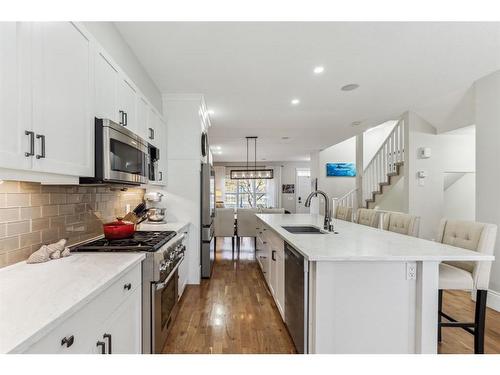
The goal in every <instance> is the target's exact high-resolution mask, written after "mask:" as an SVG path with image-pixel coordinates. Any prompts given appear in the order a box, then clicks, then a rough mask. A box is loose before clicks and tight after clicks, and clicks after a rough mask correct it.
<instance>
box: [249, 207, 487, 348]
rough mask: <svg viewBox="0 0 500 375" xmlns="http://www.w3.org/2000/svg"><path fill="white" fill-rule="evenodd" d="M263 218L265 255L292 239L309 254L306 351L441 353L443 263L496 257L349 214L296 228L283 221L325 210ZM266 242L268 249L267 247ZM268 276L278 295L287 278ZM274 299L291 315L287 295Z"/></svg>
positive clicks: (304, 219) (302, 221) (305, 221)
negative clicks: (312, 230) (326, 224)
mask: <svg viewBox="0 0 500 375" xmlns="http://www.w3.org/2000/svg"><path fill="white" fill-rule="evenodd" d="M257 223H258V224H257V231H258V241H257V243H258V244H260V245H258V247H259V249H257V250H259V255H258V257H259V258H263V259H266V260H267V259H272V260H275V253H276V251H280V247H281V246H282V245H283V246H284V244H285V243H286V244H287V246H290V247H292V248H293V249H294V250H296V251H297V252H298V253H300V254H301V255H302V256H303V259H304V278H305V285H306V288H305V289H306V290H305V292H304V294H305V296H304V299H305V307H304V319H305V325H304V352H306V353H311V354H314V353H318V354H337V353H339V354H340V353H436V352H437V323H438V282H439V263H440V262H442V261H493V260H494V257H493V256H489V255H484V254H480V253H477V252H474V251H469V250H465V249H461V248H457V247H453V246H449V245H445V244H441V243H437V242H434V241H429V240H424V239H420V238H415V237H410V236H405V235H401V234H398V233H393V232H388V231H384V230H381V229H377V228H371V227H368V226H363V225H359V224H356V223H351V222H346V221H342V220H335V222H334V229H335V231H334V232H329V233H321V234H294V233H291V232H289V231H288V230H286V229H284V228H283V227H284V226H315V227H317V228H322V226H323V217H322V216H320V215H309V214H291V215H290V214H288V215H286V214H258V215H257ZM262 235H263V236H267V237H262V239H261V237H259V236H262ZM265 243H267V244H268V245H267V247H265V246H266V245H264V248H266V249H268V250H269V252H270V254H269V256H267V255H265V254H264V255H260V253H261V251H262V248H260V246H262V244H265ZM285 261H286V260H285ZM271 262H272V261H271ZM260 263H261V267H262V261H261V262H260ZM272 269H273V268H269V272H271V271H272ZM263 272H266V271H264V268H263ZM285 273H286V272H283V273H282V276H283V277H284V276H285ZM279 275H280V274H279V273H278V277H279ZM265 276H266V280H268V284H269V285H270V289H271V291H272V293H273V295H274V294H275V290H274V289H278V288H279V285H280V282H279V280H278V281H276V282H275V285H277V286H275V287H273V286H272V283H271V282H270V281H272V280H273V277H272V276H269V278H268V277H267V276H268V275H267V273H266V274H265ZM274 277H276V276H274ZM290 281H291V280H288V282H290ZM282 284H283V285H286V284H287V280H283V281H282ZM276 295H277V296H279V292H276ZM275 300H276V302H277V305H278V308H279V310H280V313H281V314H282V317H283V319H284V320H285V323H286V315H287V309H286V306H287V302H286V301H281V302H280V300H279V298H276V296H275ZM288 304H289V303H288ZM290 311H292V310H291V309H290ZM289 330H290V328H289ZM292 336H294V335H293V334H292ZM296 346H297V344H296Z"/></svg>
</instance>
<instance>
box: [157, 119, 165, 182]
mask: <svg viewBox="0 0 500 375" xmlns="http://www.w3.org/2000/svg"><path fill="white" fill-rule="evenodd" d="M157 125H158V126H157V128H156V132H157V133H158V141H157V143H156V147H158V148H159V149H160V160H159V161H158V170H159V181H158V182H159V184H160V185H166V183H167V124H165V122H163V120H162V119H161V118H159V117H158V119H157Z"/></svg>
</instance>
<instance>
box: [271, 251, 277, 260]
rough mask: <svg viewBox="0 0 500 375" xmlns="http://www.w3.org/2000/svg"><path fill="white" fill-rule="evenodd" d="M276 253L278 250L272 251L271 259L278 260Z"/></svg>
mask: <svg viewBox="0 0 500 375" xmlns="http://www.w3.org/2000/svg"><path fill="white" fill-rule="evenodd" d="M274 254H276V250H273V251H271V259H272V260H274V261H276V257H275V256H274Z"/></svg>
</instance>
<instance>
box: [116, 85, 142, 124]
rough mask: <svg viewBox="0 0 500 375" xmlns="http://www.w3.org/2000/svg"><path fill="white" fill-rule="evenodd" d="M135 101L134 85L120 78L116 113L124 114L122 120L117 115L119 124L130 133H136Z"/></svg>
mask: <svg viewBox="0 0 500 375" xmlns="http://www.w3.org/2000/svg"><path fill="white" fill-rule="evenodd" d="M136 100H137V92H136V90H135V88H134V85H133V84H132V83H131V82H129V81H128V79H126V78H124V77H120V78H119V80H118V112H120V111H123V112H124V113H125V115H124V117H123V120H122V115H121V114H119V116H120V120H122V121H118V123H121V124H122V125H123V126H126V127H127V128H128V129H129V130H130V131H133V132H134V133H137V130H138V129H137V122H136V105H137V103H136Z"/></svg>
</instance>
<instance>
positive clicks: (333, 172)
mask: <svg viewBox="0 0 500 375" xmlns="http://www.w3.org/2000/svg"><path fill="white" fill-rule="evenodd" d="M326 177H356V164H354V163H326Z"/></svg>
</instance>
